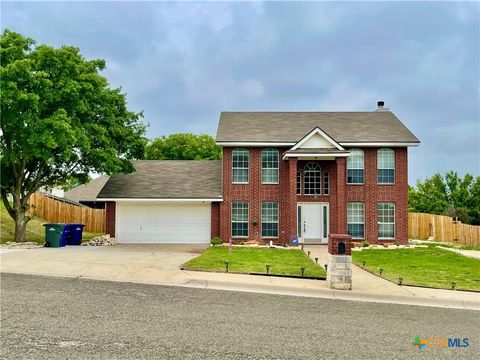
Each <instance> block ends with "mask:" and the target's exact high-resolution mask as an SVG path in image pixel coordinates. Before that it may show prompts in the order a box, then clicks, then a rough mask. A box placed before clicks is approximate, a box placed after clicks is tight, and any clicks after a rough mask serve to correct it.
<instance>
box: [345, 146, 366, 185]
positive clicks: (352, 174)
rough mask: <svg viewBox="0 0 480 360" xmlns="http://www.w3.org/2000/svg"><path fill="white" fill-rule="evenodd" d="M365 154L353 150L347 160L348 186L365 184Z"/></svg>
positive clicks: (358, 150)
mask: <svg viewBox="0 0 480 360" xmlns="http://www.w3.org/2000/svg"><path fill="white" fill-rule="evenodd" d="M363 173H364V154H363V150H360V149H351V150H350V156H349V157H348V158H347V184H363V183H364V180H363Z"/></svg>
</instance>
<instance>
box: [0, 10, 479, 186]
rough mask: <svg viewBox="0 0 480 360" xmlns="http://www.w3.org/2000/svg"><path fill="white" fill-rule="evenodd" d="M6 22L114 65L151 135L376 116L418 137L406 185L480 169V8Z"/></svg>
mask: <svg viewBox="0 0 480 360" xmlns="http://www.w3.org/2000/svg"><path fill="white" fill-rule="evenodd" d="M1 10H2V15H1V17H2V19H1V20H2V29H3V28H9V29H11V30H14V31H17V32H20V33H22V34H24V35H26V36H29V37H32V38H34V39H35V40H37V42H38V43H45V44H49V45H53V46H61V45H64V44H66V45H75V46H78V47H80V49H81V52H82V54H83V55H84V56H85V57H87V58H103V59H105V60H106V61H107V70H106V71H105V72H104V75H105V76H106V77H107V78H108V79H109V81H110V83H111V84H112V85H113V86H115V87H118V86H121V87H122V88H123V90H124V92H126V93H127V100H128V103H129V108H130V109H131V110H135V111H138V110H144V112H145V118H144V120H145V121H146V122H148V123H149V124H150V126H149V128H148V136H149V137H156V136H159V135H164V134H171V133H176V132H194V133H208V134H211V135H215V132H216V127H217V123H218V118H219V114H220V112H221V111H235V110H237V111H258V110H260V111H267V110H269V111H335V110H338V111H359V110H360V111H370V110H374V109H375V108H376V102H377V100H380V99H381V100H384V101H385V103H386V106H387V107H390V108H391V110H392V111H393V112H394V113H395V114H396V115H397V116H398V117H399V118H400V119H401V120H402V121H403V122H404V123H405V124H406V125H407V126H408V127H409V128H410V129H411V130H412V131H413V132H414V133H415V135H416V136H417V137H418V138H419V139H420V140H421V141H422V144H421V145H420V146H419V147H418V148H413V149H411V150H410V153H409V156H410V159H409V160H410V164H409V172H410V173H409V180H410V183H411V184H413V183H414V182H415V179H418V178H425V177H426V176H431V175H432V174H433V173H435V172H442V173H443V172H445V171H447V170H455V171H458V172H459V173H461V174H462V175H463V174H464V173H465V172H470V173H474V174H475V175H479V172H480V144H479V143H480V125H479V123H480V94H479V92H480V87H479V81H480V70H479V64H480V56H479V44H480V36H479V31H480V21H479V18H480V5H479V3H478V2H477V3H458V2H450V3H448V2H438V3H414V2H408V3H390V2H368V3H361V2H359V3H345V2H344V3H293V2H290V3H281V2H267V3H259V2H250V3H240V2H229V3H225V2H213V3H212V2H209V3H198V2H188V3H174V2H163V3H159V2H143V3H140V2H135V3H133V2H103V3H99V2H79V3H71V2H70V3H67V2H35V3H26V2H20V3H19V2H15V3H11V2H10V3H7V2H3V1H2V4H1Z"/></svg>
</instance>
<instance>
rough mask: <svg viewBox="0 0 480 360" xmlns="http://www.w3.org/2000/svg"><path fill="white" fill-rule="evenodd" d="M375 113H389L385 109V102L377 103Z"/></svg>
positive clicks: (387, 109)
mask: <svg viewBox="0 0 480 360" xmlns="http://www.w3.org/2000/svg"><path fill="white" fill-rule="evenodd" d="M377 111H390V110H389V108H386V107H385V102H384V101H382V100H380V101H378V102H377Z"/></svg>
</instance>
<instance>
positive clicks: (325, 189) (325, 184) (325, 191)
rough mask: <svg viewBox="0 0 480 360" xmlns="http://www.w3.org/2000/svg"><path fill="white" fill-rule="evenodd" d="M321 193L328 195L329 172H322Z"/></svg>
mask: <svg viewBox="0 0 480 360" xmlns="http://www.w3.org/2000/svg"><path fill="white" fill-rule="evenodd" d="M323 195H330V173H329V172H328V171H324V172H323Z"/></svg>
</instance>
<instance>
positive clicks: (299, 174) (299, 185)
mask: <svg viewBox="0 0 480 360" xmlns="http://www.w3.org/2000/svg"><path fill="white" fill-rule="evenodd" d="M301 194H302V172H301V171H297V195H301Z"/></svg>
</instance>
